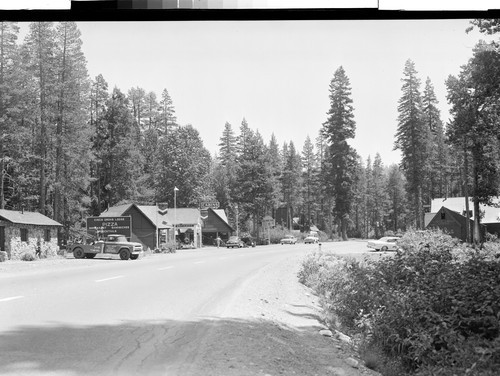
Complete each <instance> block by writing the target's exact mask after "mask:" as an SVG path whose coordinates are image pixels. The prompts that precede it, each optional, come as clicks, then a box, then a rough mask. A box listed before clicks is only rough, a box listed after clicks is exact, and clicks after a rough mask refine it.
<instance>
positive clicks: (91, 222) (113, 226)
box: [87, 217, 132, 238]
mask: <svg viewBox="0 0 500 376" xmlns="http://www.w3.org/2000/svg"><path fill="white" fill-rule="evenodd" d="M87 234H88V235H89V236H92V237H95V238H103V237H105V236H106V235H108V234H120V235H125V236H126V237H127V238H130V237H131V234H132V218H131V217H88V218H87Z"/></svg>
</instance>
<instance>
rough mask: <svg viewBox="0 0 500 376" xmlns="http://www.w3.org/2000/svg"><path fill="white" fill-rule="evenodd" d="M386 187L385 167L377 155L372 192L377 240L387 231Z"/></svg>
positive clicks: (372, 219)
mask: <svg viewBox="0 0 500 376" xmlns="http://www.w3.org/2000/svg"><path fill="white" fill-rule="evenodd" d="M385 187H386V177H385V173H384V165H383V163H382V158H381V157H380V154H379V153H377V154H376V155H375V159H374V160H373V169H372V176H371V192H370V196H371V199H372V200H373V201H372V202H373V211H372V218H371V222H372V226H373V228H374V230H375V237H376V238H377V239H378V238H380V237H381V236H383V235H384V231H385V217H386V215H387V213H386V209H387V196H386V190H385Z"/></svg>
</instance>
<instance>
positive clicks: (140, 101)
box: [127, 87, 148, 131]
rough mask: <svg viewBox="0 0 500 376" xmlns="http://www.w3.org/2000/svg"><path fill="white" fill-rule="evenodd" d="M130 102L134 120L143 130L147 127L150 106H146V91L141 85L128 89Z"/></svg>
mask: <svg viewBox="0 0 500 376" xmlns="http://www.w3.org/2000/svg"><path fill="white" fill-rule="evenodd" d="M127 98H128V103H129V105H130V107H131V112H132V115H133V117H134V120H135V122H136V124H137V126H138V127H139V129H140V130H141V131H143V130H144V129H146V116H147V112H148V108H147V106H146V91H145V90H144V89H143V88H141V87H135V88H134V87H133V88H131V89H129V91H128V96H127Z"/></svg>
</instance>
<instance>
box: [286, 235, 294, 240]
mask: <svg viewBox="0 0 500 376" xmlns="http://www.w3.org/2000/svg"><path fill="white" fill-rule="evenodd" d="M285 238H288V239H291V238H293V235H285Z"/></svg>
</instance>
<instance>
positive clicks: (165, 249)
mask: <svg viewBox="0 0 500 376" xmlns="http://www.w3.org/2000/svg"><path fill="white" fill-rule="evenodd" d="M175 252H177V242H175V241H173V240H169V241H167V242H166V243H161V244H160V248H159V249H158V250H156V253H175Z"/></svg>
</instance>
